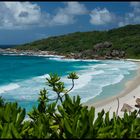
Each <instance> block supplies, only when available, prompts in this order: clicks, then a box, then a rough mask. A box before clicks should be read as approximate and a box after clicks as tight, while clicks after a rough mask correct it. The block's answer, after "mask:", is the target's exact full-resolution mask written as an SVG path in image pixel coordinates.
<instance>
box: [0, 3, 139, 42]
mask: <svg viewBox="0 0 140 140" xmlns="http://www.w3.org/2000/svg"><path fill="white" fill-rule="evenodd" d="M127 24H140V2H76V1H75V2H70V1H69V2H0V44H22V43H27V42H31V41H34V40H38V39H41V38H46V37H49V36H55V35H61V34H67V33H71V32H77V31H91V30H108V29H111V28H117V27H121V26H124V25H127Z"/></svg>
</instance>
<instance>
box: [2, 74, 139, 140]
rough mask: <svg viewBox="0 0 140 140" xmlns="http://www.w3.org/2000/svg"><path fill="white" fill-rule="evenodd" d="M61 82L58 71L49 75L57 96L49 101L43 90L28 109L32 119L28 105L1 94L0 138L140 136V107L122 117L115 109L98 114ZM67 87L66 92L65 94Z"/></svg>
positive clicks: (75, 75)
mask: <svg viewBox="0 0 140 140" xmlns="http://www.w3.org/2000/svg"><path fill="white" fill-rule="evenodd" d="M68 78H69V79H71V80H72V81H74V79H77V78H78V76H77V74H76V73H70V74H69V76H68ZM62 83H63V82H61V81H60V77H59V76H58V75H50V77H49V78H47V85H48V86H50V87H52V90H53V91H54V93H56V95H57V98H56V99H53V102H50V101H52V100H51V99H49V98H48V91H47V90H46V89H43V90H41V91H40V94H39V98H38V102H39V103H38V107H37V108H36V107H34V108H33V109H32V110H31V111H30V112H29V113H28V116H29V119H30V120H26V121H24V119H25V109H21V108H20V107H18V104H17V103H5V102H4V101H3V99H2V98H0V103H1V104H0V138H13V139H15V138H31V139H34V138H50V139H51V138H58V139H67V138H79V139H80V138H140V118H139V117H138V114H139V112H138V111H137V110H135V111H133V112H131V113H130V114H128V113H127V112H125V113H124V116H123V117H122V118H121V117H119V116H117V115H116V113H115V112H114V113H113V117H112V118H110V116H109V112H105V111H104V110H102V111H101V112H99V113H98V116H95V108H94V107H91V108H88V107H87V106H83V105H82V104H81V101H80V96H77V98H76V97H73V98H71V97H70V96H69V94H68V93H69V92H70V90H66V88H65V86H64V83H63V84H62ZM60 85H61V86H60ZM72 87H73V86H72ZM59 88H60V89H59ZM64 89H65V90H66V91H67V92H65V94H64V95H63V96H62V95H61V94H60V93H62V92H63V90H64ZM58 101H60V102H59V103H58Z"/></svg>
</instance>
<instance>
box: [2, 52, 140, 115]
mask: <svg viewBox="0 0 140 140" xmlns="http://www.w3.org/2000/svg"><path fill="white" fill-rule="evenodd" d="M4 50H5V49H4ZM11 50H12V51H11ZM1 52H2V53H3V49H1V50H0V53H1ZM4 53H7V55H9V54H12V53H13V54H15V55H26V56H42V57H47V56H52V57H57V58H60V59H62V60H63V59H64V60H65V59H67V60H72V59H73V60H75V61H76V60H80V61H88V60H92V61H95V60H120V61H121V60H123V61H132V62H135V63H137V65H138V70H137V75H136V76H135V77H134V78H133V79H132V80H129V81H127V82H126V83H125V87H124V89H123V90H122V92H120V93H119V94H117V95H114V96H112V97H108V98H107V99H105V100H101V101H97V102H95V103H92V100H93V102H94V98H93V99H90V103H89V101H87V102H85V103H83V105H86V106H88V107H89V108H90V107H91V106H94V107H95V109H96V113H98V112H99V111H101V110H102V109H103V108H104V110H105V112H106V111H108V110H110V111H111V112H116V107H117V105H118V103H117V98H119V100H120V101H121V100H123V102H122V103H121V104H120V108H119V115H121V114H122V113H121V112H120V109H121V107H122V106H123V103H124V102H125V101H127V100H129V99H130V98H131V101H130V102H133V105H132V106H133V107H134V103H135V100H136V98H135V99H134V97H133V96H136V97H139V95H138V91H137V92H136V93H135V94H134V95H131V93H132V92H133V91H134V90H136V89H137V88H139V91H140V59H121V58H120V59H97V58H96V59H82V58H81V59H75V58H67V57H66V56H62V55H59V54H56V53H55V52H49V51H30V50H22V51H18V50H16V49H7V51H5V52H4ZM128 95H131V97H127V96H128ZM126 99H127V100H126ZM132 100H133V101H132ZM127 103H128V102H127ZM128 104H129V103H128ZM135 109H136V108H135Z"/></svg>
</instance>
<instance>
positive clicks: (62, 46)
mask: <svg viewBox="0 0 140 140" xmlns="http://www.w3.org/2000/svg"><path fill="white" fill-rule="evenodd" d="M15 48H16V49H18V50H35V51H37V50H43V51H44V50H45V51H54V52H56V53H57V54H63V55H67V56H69V55H70V54H71V55H73V54H72V53H74V54H76V55H75V56H76V57H79V58H87V57H90V58H96V57H97V58H98V57H106V58H112V57H119V58H122V57H125V58H140V24H137V25H127V26H124V27H120V28H115V29H111V30H108V31H90V32H75V33H70V34H67V35H61V36H54V37H49V38H46V39H42V40H37V41H34V42H31V43H26V44H23V45H20V46H16V47H15Z"/></svg>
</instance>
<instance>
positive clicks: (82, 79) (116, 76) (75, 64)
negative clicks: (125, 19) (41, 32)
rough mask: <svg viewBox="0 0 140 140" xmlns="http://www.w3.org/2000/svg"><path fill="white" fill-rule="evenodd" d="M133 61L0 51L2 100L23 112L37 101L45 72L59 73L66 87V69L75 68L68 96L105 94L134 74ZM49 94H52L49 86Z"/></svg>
mask: <svg viewBox="0 0 140 140" xmlns="http://www.w3.org/2000/svg"><path fill="white" fill-rule="evenodd" d="M136 69H137V65H136V64H135V63H134V62H129V61H116V60H102V61H101V60H93V61H91V60H88V61H81V60H67V59H66V60H62V59H60V58H57V57H41V56H40V57H37V56H24V55H21V56H17V55H0V96H2V97H3V98H5V100H6V101H12V102H13V101H16V102H18V103H19V105H20V106H22V107H24V108H26V110H27V112H28V111H30V110H31V108H32V106H36V105H37V98H38V94H39V91H40V90H41V89H43V88H44V87H45V88H46V89H48V90H49V88H48V87H47V86H46V84H45V82H46V80H45V78H46V77H48V74H49V73H57V74H58V75H60V76H62V81H64V82H65V83H66V87H67V88H70V86H71V81H70V80H68V79H67V78H66V76H67V75H68V73H70V72H73V71H75V72H77V74H78V75H79V79H78V80H76V81H75V88H74V89H73V91H72V92H71V93H70V95H71V96H75V95H80V97H81V101H82V102H86V101H88V100H90V99H92V98H95V99H96V100H100V99H103V98H105V97H109V96H111V95H113V94H114V93H115V94H117V93H118V91H120V90H122V89H123V86H124V85H123V84H122V83H124V82H125V81H127V80H129V79H131V78H133V77H134V76H135V73H136ZM49 97H50V98H54V97H55V94H54V93H52V92H51V91H50V90H49Z"/></svg>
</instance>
